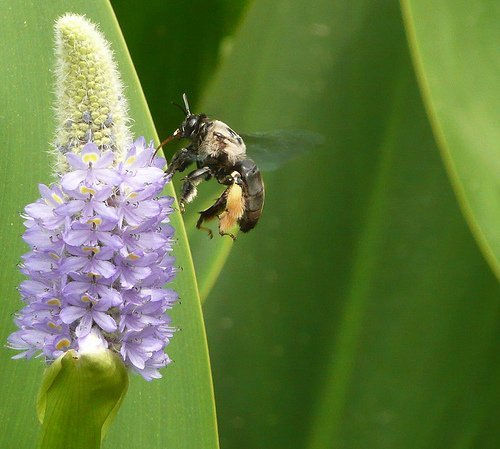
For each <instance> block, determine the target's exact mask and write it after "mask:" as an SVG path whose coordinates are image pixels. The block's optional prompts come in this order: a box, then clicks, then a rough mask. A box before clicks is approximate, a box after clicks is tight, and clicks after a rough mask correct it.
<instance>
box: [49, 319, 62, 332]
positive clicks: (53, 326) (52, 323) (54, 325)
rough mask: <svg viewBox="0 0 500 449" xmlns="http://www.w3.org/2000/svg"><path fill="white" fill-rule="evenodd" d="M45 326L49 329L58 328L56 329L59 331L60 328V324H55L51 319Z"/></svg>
mask: <svg viewBox="0 0 500 449" xmlns="http://www.w3.org/2000/svg"><path fill="white" fill-rule="evenodd" d="M47 327H49V328H50V329H55V330H58V331H60V330H61V329H62V326H61V325H60V324H56V323H54V322H53V321H49V322H48V323H47Z"/></svg>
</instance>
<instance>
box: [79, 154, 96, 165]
mask: <svg viewBox="0 0 500 449" xmlns="http://www.w3.org/2000/svg"><path fill="white" fill-rule="evenodd" d="M98 160H99V155H98V154H97V153H87V154H84V155H83V157H82V161H83V162H85V163H86V164H88V163H89V162H92V163H95V162H97V161H98Z"/></svg>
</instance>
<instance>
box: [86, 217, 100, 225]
mask: <svg viewBox="0 0 500 449" xmlns="http://www.w3.org/2000/svg"><path fill="white" fill-rule="evenodd" d="M87 223H92V224H95V225H96V226H99V225H100V224H101V223H102V220H101V219H100V218H99V217H95V218H91V219H90V220H89V221H87Z"/></svg>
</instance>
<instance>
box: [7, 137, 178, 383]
mask: <svg viewBox="0 0 500 449" xmlns="http://www.w3.org/2000/svg"><path fill="white" fill-rule="evenodd" d="M153 154H154V147H153V143H152V142H151V143H150V145H149V146H147V145H146V141H145V139H144V138H139V139H137V140H136V141H135V143H134V144H133V146H132V148H130V149H129V151H128V153H127V155H126V157H125V159H124V161H123V162H121V163H117V162H116V161H114V156H113V153H112V152H111V151H100V150H99V148H98V147H97V146H96V145H95V144H94V143H92V142H89V143H87V144H86V145H85V146H84V147H83V149H82V151H81V153H80V154H74V153H68V154H67V155H66V157H67V162H68V165H69V166H70V167H71V168H72V171H69V172H68V173H66V174H65V175H64V176H63V177H62V179H61V182H60V184H54V185H52V186H50V187H47V186H45V185H43V184H42V185H40V186H39V190H40V194H41V198H40V199H38V200H37V201H36V202H35V203H32V204H29V205H28V206H26V207H25V210H24V215H23V218H24V219H25V222H24V223H25V226H26V228H27V229H26V231H25V233H24V235H23V239H24V240H25V241H26V242H27V243H28V244H29V245H30V247H31V250H30V251H29V252H28V253H27V254H25V255H24V256H23V262H22V264H21V271H22V272H23V273H24V274H25V275H26V276H28V279H27V280H25V281H23V282H22V283H21V286H20V288H19V292H20V294H21V297H22V300H23V302H24V303H25V307H24V308H23V309H22V310H21V311H20V312H19V313H18V314H17V315H16V318H15V322H16V324H17V326H18V327H19V330H17V331H16V332H14V333H12V334H11V335H10V336H9V338H8V344H9V347H10V348H12V349H16V350H18V351H21V352H20V353H19V354H17V355H15V356H14V357H13V358H31V357H33V356H36V355H44V356H45V358H46V360H47V361H52V360H54V359H56V358H57V357H59V356H60V355H62V354H63V353H64V352H65V351H67V350H68V349H74V350H76V351H83V350H84V349H82V348H85V345H86V342H87V341H88V340H92V341H94V342H95V341H98V342H100V345H101V346H102V347H106V348H109V349H111V350H112V351H115V352H116V353H117V354H120V356H121V357H122V359H123V361H124V363H125V364H126V365H127V366H129V367H130V368H131V369H132V370H134V371H137V372H138V373H140V374H141V375H142V376H143V377H144V378H145V379H146V380H152V379H156V378H159V377H161V374H160V372H159V369H160V368H163V367H164V366H166V365H168V364H169V363H170V359H169V357H168V356H167V355H166V354H165V353H164V348H165V346H166V345H167V344H168V343H169V341H170V339H171V337H172V334H173V332H174V331H175V329H174V328H172V327H170V317H169V316H168V315H167V314H166V311H167V310H168V309H170V308H171V307H172V306H173V304H174V303H175V302H176V300H177V294H176V293H175V292H174V291H172V290H166V289H163V286H164V284H165V283H167V282H170V281H171V280H172V279H173V278H174V276H175V274H176V269H175V268H174V266H173V261H174V259H173V257H172V256H171V255H170V251H171V249H172V243H173V228H172V227H171V226H170V225H169V224H168V222H169V214H170V213H171V212H172V201H173V199H172V198H170V197H158V195H160V194H161V191H162V190H163V188H164V186H165V183H166V182H167V181H168V178H167V177H166V176H165V175H164V173H163V171H162V169H161V167H162V166H163V165H164V163H165V160H164V159H162V158H159V157H155V158H153Z"/></svg>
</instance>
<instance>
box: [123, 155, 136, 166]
mask: <svg viewBox="0 0 500 449" xmlns="http://www.w3.org/2000/svg"><path fill="white" fill-rule="evenodd" d="M136 159H137V158H136V157H135V156H130V157H128V158H127V160H126V161H125V165H132V164H133V163H134V162H135V160H136Z"/></svg>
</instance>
